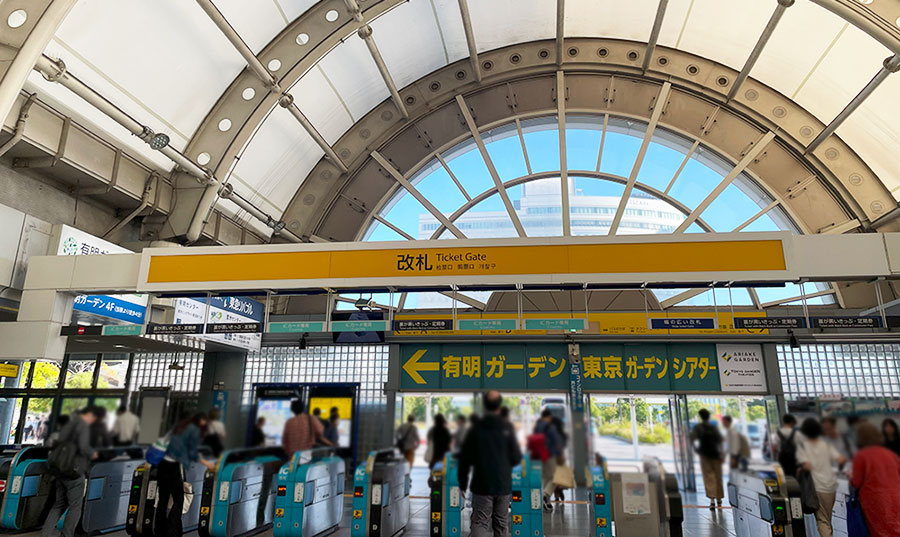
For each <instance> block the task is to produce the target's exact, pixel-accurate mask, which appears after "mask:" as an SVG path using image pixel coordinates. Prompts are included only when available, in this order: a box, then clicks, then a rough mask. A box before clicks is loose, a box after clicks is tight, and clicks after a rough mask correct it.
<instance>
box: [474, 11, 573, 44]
mask: <svg viewBox="0 0 900 537" xmlns="http://www.w3.org/2000/svg"><path fill="white" fill-rule="evenodd" d="M469 15H470V16H471V18H472V28H473V30H474V32H475V44H476V45H477V47H478V51H479V52H483V51H485V50H492V49H495V48H501V47H505V46H507V45H512V44H515V43H522V42H525V41H535V40H539V39H553V38H554V37H556V2H553V1H552V0H469Z"/></svg>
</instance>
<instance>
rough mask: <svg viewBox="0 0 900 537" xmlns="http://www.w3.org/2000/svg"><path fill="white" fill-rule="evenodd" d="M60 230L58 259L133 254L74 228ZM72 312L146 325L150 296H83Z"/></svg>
mask: <svg viewBox="0 0 900 537" xmlns="http://www.w3.org/2000/svg"><path fill="white" fill-rule="evenodd" d="M58 229H59V241H58V242H57V245H56V255H106V254H130V253H133V252H131V250H127V249H125V248H122V247H121V246H119V245H117V244H113V243H111V242H109V241H105V240H103V239H100V238H98V237H95V236H93V235H91V234H90V233H85V232H84V231H81V230H80V229H76V228H74V227H70V226H66V225H61V226H58ZM51 253H52V251H51ZM73 309H75V310H77V311H82V312H85V313H90V314H92V315H99V316H101V317H108V318H110V319H118V320H120V321H125V322H129V323H134V324H143V323H144V315H145V314H146V311H147V295H135V294H129V295H80V296H77V297H75V303H74V305H73Z"/></svg>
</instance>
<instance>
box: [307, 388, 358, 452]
mask: <svg viewBox="0 0 900 537" xmlns="http://www.w3.org/2000/svg"><path fill="white" fill-rule="evenodd" d="M317 408H318V409H319V412H320V414H319V417H320V418H321V419H323V420H325V421H328V422H329V423H330V418H331V411H332V409H334V411H335V412H336V413H337V417H338V421H337V433H338V434H337V438H338V445H337V447H341V448H349V447H350V443H351V435H352V434H353V398H352V397H316V396H311V397H310V398H309V411H310V414H312V413H313V412H314V411H315V410H316V409H317Z"/></svg>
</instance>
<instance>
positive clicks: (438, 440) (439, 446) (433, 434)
mask: <svg viewBox="0 0 900 537" xmlns="http://www.w3.org/2000/svg"><path fill="white" fill-rule="evenodd" d="M427 438H428V448H427V449H426V451H425V461H426V462H428V468H429V469H433V468H434V465H435V464H437V463H439V462H442V461H443V460H444V455H446V454H447V452H448V451H450V429H448V428H447V420H446V419H444V416H443V415H442V414H438V415H437V416H435V417H434V425H433V426H432V427H431V429H429V430H428V436H427Z"/></svg>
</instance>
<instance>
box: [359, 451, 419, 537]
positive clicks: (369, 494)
mask: <svg viewBox="0 0 900 537" xmlns="http://www.w3.org/2000/svg"><path fill="white" fill-rule="evenodd" d="M409 488H410V480H409V463H407V462H406V459H404V458H403V456H402V455H401V454H400V453H399V452H398V451H396V450H394V449H383V450H379V451H373V452H371V453H369V456H368V458H367V459H366V461H365V462H364V463H362V464H360V465H359V466H358V467H357V468H356V471H355V472H354V473H353V517H352V520H351V523H350V535H351V537H392V536H393V535H396V534H397V533H399V532H400V531H401V530H403V529H405V528H406V525H407V524H408V523H409Z"/></svg>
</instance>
